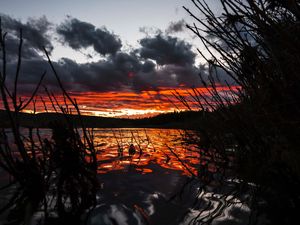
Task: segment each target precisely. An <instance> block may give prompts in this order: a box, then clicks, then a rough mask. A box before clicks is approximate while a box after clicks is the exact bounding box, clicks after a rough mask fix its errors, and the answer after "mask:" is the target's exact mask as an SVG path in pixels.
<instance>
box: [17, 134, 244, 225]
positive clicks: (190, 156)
mask: <svg viewBox="0 0 300 225" xmlns="http://www.w3.org/2000/svg"><path fill="white" fill-rule="evenodd" d="M22 132H23V133H24V135H25V136H27V135H28V130H27V129H24V130H23V131H22ZM40 134H41V136H42V137H43V138H44V137H50V136H51V130H49V129H41V130H40ZM191 137H193V138H196V139H199V136H198V135H197V134H196V133H195V132H194V131H184V130H179V129H149V128H147V129H135V128H130V129H128V128H120V129H94V143H95V146H96V148H97V159H98V180H99V183H100V187H99V190H98V193H97V197H98V205H97V207H96V208H94V209H93V210H92V211H91V212H90V214H89V216H88V219H87V221H86V222H87V224H88V225H102V224H103V225H118V224H119V225H126V224H128V225H135V224H136V225H143V224H145V225H147V224H155V225H159V224H162V225H176V224H178V225H179V224H181V225H183V224H198V222H199V221H202V220H203V221H205V219H206V218H207V219H210V215H215V217H216V219H215V221H216V222H218V221H219V222H220V221H221V222H222V221H225V220H226V221H228V219H229V218H230V217H231V218H233V220H234V215H233V216H230V214H231V211H234V212H235V213H236V212H238V213H239V217H242V218H247V217H248V215H249V212H248V209H247V207H246V208H245V207H244V206H243V205H242V204H241V205H239V204H235V205H233V207H228V208H226V207H225V206H226V204H227V199H222V193H224V190H226V191H228V190H229V191H230V188H232V187H233V186H232V187H230V185H231V183H230V185H228V187H227V185H226V187H225V186H224V187H222V190H216V189H214V188H213V187H207V188H205V189H203V187H201V188H200V186H201V181H200V180H199V174H198V173H199V172H202V171H201V169H200V167H199V165H201V162H202V158H201V155H200V153H199V152H200V151H199V147H198V146H197V145H195V144H192V143H191V142H190V141H189V140H190V138H191ZM202 157H203V156H202ZM212 171H213V169H212ZM200 175H201V174H200ZM217 196H221V197H220V199H218V197H217ZM231 200H232V199H231ZM220 206H221V207H220ZM222 207H225V208H222ZM37 218H38V216H37ZM235 221H236V220H235ZM241 221H242V222H241V223H235V224H243V223H244V222H245V221H244V220H241ZM200 224H201V223H200ZM215 224H218V223H215ZM220 224H222V223H220Z"/></svg>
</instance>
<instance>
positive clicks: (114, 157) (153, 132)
mask: <svg viewBox="0 0 300 225" xmlns="http://www.w3.org/2000/svg"><path fill="white" fill-rule="evenodd" d="M190 134H192V132H191V131H190ZM184 135H186V133H185V132H183V131H182V130H174V129H127V128H122V129H98V130H96V131H95V143H96V145H97V146H98V152H97V153H98V154H97V158H98V162H99V167H98V172H99V173H106V172H108V171H113V170H124V171H129V170H135V171H136V172H139V173H142V174H146V173H152V172H153V168H150V167H151V165H153V164H157V165H159V166H161V167H163V168H166V169H171V170H178V171H182V173H183V174H185V175H189V176H190V175H192V174H193V175H196V174H197V167H198V165H199V157H200V156H199V151H197V146H195V145H192V144H188V143H186V142H185V141H184ZM130 144H133V145H134V149H135V153H134V154H130V153H129V148H130Z"/></svg>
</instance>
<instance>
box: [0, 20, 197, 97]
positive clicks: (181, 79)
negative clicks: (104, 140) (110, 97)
mask: <svg viewBox="0 0 300 225" xmlns="http://www.w3.org/2000/svg"><path fill="white" fill-rule="evenodd" d="M5 24H6V25H5V26H6V27H8V28H7V29H8V30H9V31H12V34H9V35H8V36H7V43H6V44H7V49H8V51H9V52H14V54H11V55H10V60H8V65H7V68H8V74H9V76H8V77H7V79H8V82H10V83H11V84H12V83H13V78H14V73H15V69H16V59H17V57H16V56H17V50H18V42H19V40H18V37H17V30H16V29H17V27H21V28H23V29H24V39H26V41H25V42H24V48H23V52H22V67H21V75H20V79H19V80H20V85H19V88H20V93H24V94H29V93H30V92H31V91H32V90H33V89H34V87H35V85H36V84H37V83H38V81H39V79H40V76H41V74H42V73H43V72H44V71H45V70H47V76H46V78H45V80H44V84H45V85H47V87H48V88H49V89H51V90H53V91H54V92H57V91H59V90H58V85H57V81H56V80H55V77H54V75H53V74H52V71H51V68H50V66H49V65H48V63H47V61H46V60H45V59H44V58H43V56H41V54H39V52H38V51H39V49H40V48H39V47H38V46H39V45H46V46H48V47H51V46H52V44H51V42H50V41H49V40H48V39H46V38H45V39H43V37H40V36H35V37H34V35H35V32H37V31H39V32H40V34H44V35H46V34H47V33H48V31H47V29H49V28H50V26H51V25H50V23H49V22H48V21H47V20H46V18H45V17H42V18H40V19H37V20H33V19H30V20H28V22H27V23H26V24H22V23H21V22H19V21H17V20H15V19H12V18H10V17H8V16H6V17H5ZM26 29H27V31H25V30H26ZM55 31H57V32H58V34H59V35H60V36H61V37H62V40H63V41H64V42H65V43H67V44H68V45H69V46H70V47H72V48H73V49H81V48H87V47H90V46H91V47H93V48H94V49H95V51H97V52H98V53H100V54H102V55H108V56H107V57H105V59H102V60H99V61H97V62H91V63H77V62H76V61H73V60H71V59H69V58H62V59H60V60H58V61H53V65H54V67H55V68H56V70H57V72H58V74H59V76H60V79H61V80H62V82H63V84H64V86H65V88H66V89H67V90H68V91H73V92H74V91H78V92H80V91H81V92H91V91H93V92H107V91H115V92H119V91H120V92H121V91H123V90H127V91H128V90H132V91H135V92H140V91H145V90H159V89H160V87H169V88H176V87H178V86H187V87H198V86H200V85H201V81H200V78H199V76H198V72H199V68H197V67H195V66H194V61H195V55H196V54H195V53H194V52H193V51H192V50H191V45H190V44H188V43H186V42H185V41H183V40H179V39H178V38H175V37H171V36H168V35H164V34H162V32H159V33H156V34H154V35H152V36H150V35H148V36H147V37H145V38H143V39H142V40H141V41H140V44H141V46H140V47H139V48H136V49H133V50H132V51H131V52H123V51H121V50H120V48H121V46H122V45H121V41H120V40H119V38H117V37H116V36H115V35H114V34H112V33H110V32H109V31H107V30H106V29H105V28H102V29H99V28H96V27H95V26H94V25H92V24H90V23H86V22H82V21H80V20H78V19H75V18H69V19H68V20H66V21H65V22H64V23H63V24H61V25H59V26H58V27H57V29H55ZM29 34H31V35H32V37H31V38H32V39H31V38H30V37H28V35H29ZM25 36H26V38H25ZM45 37H47V36H45ZM34 41H36V43H38V44H36V43H34ZM47 43H48V44H47ZM0 64H1V62H0Z"/></svg>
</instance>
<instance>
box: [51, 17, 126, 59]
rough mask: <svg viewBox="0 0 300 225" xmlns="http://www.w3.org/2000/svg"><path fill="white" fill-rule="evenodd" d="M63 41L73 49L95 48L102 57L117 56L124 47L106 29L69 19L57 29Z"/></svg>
mask: <svg viewBox="0 0 300 225" xmlns="http://www.w3.org/2000/svg"><path fill="white" fill-rule="evenodd" d="M56 30H57V33H58V34H59V35H60V36H61V37H62V41H63V42H64V43H66V44H68V45H69V46H70V47H71V48H73V49H75V50H78V49H80V48H87V47H90V46H91V47H93V48H94V50H95V51H96V52H98V53H99V54H101V55H106V54H115V53H116V52H117V51H118V50H120V48H121V47H122V44H121V40H120V39H119V38H118V37H117V36H116V35H114V34H113V33H111V32H109V31H108V30H107V29H106V28H96V27H95V26H94V25H93V24H90V23H87V22H83V21H80V20H78V19H76V18H68V19H67V20H66V21H65V22H63V23H62V24H61V25H59V26H58V27H57V29H56Z"/></svg>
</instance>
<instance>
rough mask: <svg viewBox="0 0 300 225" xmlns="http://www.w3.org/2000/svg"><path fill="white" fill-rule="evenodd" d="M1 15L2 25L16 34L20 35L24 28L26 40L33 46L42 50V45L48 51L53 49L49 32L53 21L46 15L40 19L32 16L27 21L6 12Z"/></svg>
mask: <svg viewBox="0 0 300 225" xmlns="http://www.w3.org/2000/svg"><path fill="white" fill-rule="evenodd" d="M0 17H1V19H2V26H3V27H4V28H5V30H6V31H8V32H11V34H13V35H14V36H19V31H20V29H22V32H23V39H24V42H25V43H27V44H28V45H30V46H31V47H32V48H35V49H38V50H42V47H43V46H45V47H46V48H47V49H48V51H50V52H51V51H52V50H53V45H52V43H51V40H50V36H49V35H48V34H47V32H48V31H49V30H50V26H51V23H50V22H49V21H48V20H47V18H46V17H45V16H43V17H40V18H38V19H34V18H30V19H28V21H27V22H26V23H22V22H21V21H19V20H16V19H14V18H11V17H10V16H8V15H4V14H0Z"/></svg>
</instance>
